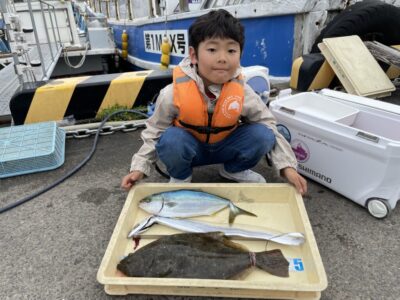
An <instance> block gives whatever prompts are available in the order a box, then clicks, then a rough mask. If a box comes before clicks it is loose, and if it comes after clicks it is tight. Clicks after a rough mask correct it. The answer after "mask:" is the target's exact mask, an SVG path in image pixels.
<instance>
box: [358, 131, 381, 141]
mask: <svg viewBox="0 0 400 300" xmlns="http://www.w3.org/2000/svg"><path fill="white" fill-rule="evenodd" d="M356 136H358V137H360V138H362V139H365V140H367V141H370V142H374V143H379V137H377V136H375V135H372V134H369V133H365V132H362V131H359V132H357V134H356Z"/></svg>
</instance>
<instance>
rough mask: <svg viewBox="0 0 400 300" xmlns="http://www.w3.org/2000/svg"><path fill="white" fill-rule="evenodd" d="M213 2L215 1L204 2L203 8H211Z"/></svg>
mask: <svg viewBox="0 0 400 300" xmlns="http://www.w3.org/2000/svg"><path fill="white" fill-rule="evenodd" d="M213 1H214V0H206V1H205V2H204V5H203V8H210V7H211V4H212V2H213Z"/></svg>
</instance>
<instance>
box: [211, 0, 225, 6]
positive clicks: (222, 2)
mask: <svg viewBox="0 0 400 300" xmlns="http://www.w3.org/2000/svg"><path fill="white" fill-rule="evenodd" d="M213 6H214V7H221V6H225V0H216V1H215V3H214V5H213Z"/></svg>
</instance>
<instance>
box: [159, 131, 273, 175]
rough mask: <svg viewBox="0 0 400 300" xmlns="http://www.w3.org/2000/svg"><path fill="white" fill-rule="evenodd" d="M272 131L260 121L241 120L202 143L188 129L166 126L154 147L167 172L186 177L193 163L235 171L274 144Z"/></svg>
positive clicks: (244, 166) (255, 162) (238, 170)
mask: <svg viewBox="0 0 400 300" xmlns="http://www.w3.org/2000/svg"><path fill="white" fill-rule="evenodd" d="M275 141H276V140H275V135H274V133H273V131H272V130H271V129H270V128H268V127H266V126H264V125H261V124H244V125H241V126H239V127H238V128H236V129H235V130H234V131H233V132H232V133H231V134H230V135H229V136H228V137H226V138H225V139H223V140H222V141H219V142H217V143H214V144H207V143H202V142H200V141H199V140H197V139H196V138H195V137H194V136H193V135H192V134H190V133H189V132H188V131H187V130H185V129H183V128H180V127H170V128H168V129H167V130H166V131H165V132H164V133H163V134H162V135H161V137H160V139H159V141H158V143H157V145H156V151H157V154H158V157H159V158H160V160H161V161H162V162H163V163H164V164H165V166H166V167H167V171H168V173H169V174H170V176H172V177H174V178H177V179H185V178H187V177H189V176H190V175H192V168H193V167H196V166H204V165H212V164H224V168H225V170H226V171H227V172H230V173H235V172H240V171H244V170H247V169H250V168H252V167H254V166H255V165H256V164H257V163H258V162H259V161H260V159H261V158H262V157H263V156H264V155H265V154H267V153H268V152H269V151H270V150H271V149H272V147H273V146H274V145H275Z"/></svg>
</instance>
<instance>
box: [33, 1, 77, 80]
mask: <svg viewBox="0 0 400 300" xmlns="http://www.w3.org/2000/svg"><path fill="white" fill-rule="evenodd" d="M38 2H39V4H40V14H41V17H42V21H43V24H44V32H45V35H46V41H47V43H46V44H47V48H48V50H49V52H50V56H51V61H50V63H49V64H46V63H45V57H44V49H43V48H42V47H41V46H42V45H43V44H42V43H40V40H39V35H38V29H37V27H36V20H35V16H34V12H33V9H32V3H31V0H28V1H27V4H28V9H29V15H30V17H31V22H32V29H33V32H34V37H35V42H36V45H37V46H38V47H37V51H38V54H39V57H40V61H41V66H42V71H43V77H42V80H47V79H49V78H50V75H51V72H52V71H53V69H54V66H53V65H54V64H55V63H57V61H58V58H59V57H60V53H61V51H62V43H61V35H60V31H59V26H58V21H57V16H56V9H55V6H54V5H52V4H50V3H47V2H46V1H43V0H39V1H38ZM45 13H47V15H48V19H49V20H50V24H51V25H50V24H48V23H47V18H46V16H45ZM53 19H54V20H53ZM67 22H68V27H69V28H71V24H70V21H69V18H67ZM49 25H50V26H49ZM50 31H51V32H50ZM56 31H57V36H58V37H57V36H56ZM50 33H52V36H53V37H52V38H53V41H51V36H50ZM71 39H72V34H71ZM46 44H45V45H46ZM53 45H54V47H53ZM53 48H54V49H53Z"/></svg>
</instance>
